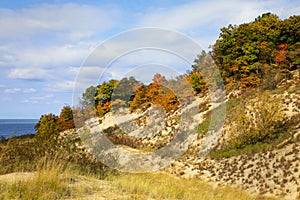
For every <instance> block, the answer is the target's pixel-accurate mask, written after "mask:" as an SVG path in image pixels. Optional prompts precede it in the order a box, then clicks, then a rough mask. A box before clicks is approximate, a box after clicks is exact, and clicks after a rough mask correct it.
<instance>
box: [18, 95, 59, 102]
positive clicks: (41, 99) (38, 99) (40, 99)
mask: <svg viewBox="0 0 300 200" xmlns="http://www.w3.org/2000/svg"><path fill="white" fill-rule="evenodd" d="M52 98H53V95H52V94H48V95H44V96H33V97H29V98H27V99H23V100H22V101H21V102H22V103H40V102H44V101H45V100H49V99H52Z"/></svg>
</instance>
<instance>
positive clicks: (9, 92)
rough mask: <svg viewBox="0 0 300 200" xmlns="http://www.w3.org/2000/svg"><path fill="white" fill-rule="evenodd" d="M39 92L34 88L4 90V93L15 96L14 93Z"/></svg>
mask: <svg viewBox="0 0 300 200" xmlns="http://www.w3.org/2000/svg"><path fill="white" fill-rule="evenodd" d="M36 91H37V90H36V89H34V88H23V89H21V88H8V89H5V90H4V93H6V94H14V93H19V92H23V93H35V92H36Z"/></svg>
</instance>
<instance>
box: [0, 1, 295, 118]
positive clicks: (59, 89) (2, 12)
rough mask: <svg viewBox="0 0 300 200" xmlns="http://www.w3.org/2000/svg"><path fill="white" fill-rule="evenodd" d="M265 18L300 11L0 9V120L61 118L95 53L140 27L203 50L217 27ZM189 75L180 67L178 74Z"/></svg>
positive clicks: (274, 5)
mask: <svg viewBox="0 0 300 200" xmlns="http://www.w3.org/2000/svg"><path fill="white" fill-rule="evenodd" d="M265 12H272V13H275V14H277V15H278V16H279V17H280V18H281V19H285V18H287V17H289V16H290V15H297V14H300V3H299V1H297V0H294V1H292V0H279V1H275V0H274V1H268V0H266V1H260V0H254V1H241V0H228V1H221V0H216V1H184V0H178V1H171V0H161V1H158V0H155V1H141V0H137V1H125V0H120V1H108V0H107V1H106V0H105V1H97V0H94V1H81V0H77V1H65V0H63V1H62V0H56V1H42V0H38V1H33V0H23V1H14V0H11V1H1V2H0V27H1V31H0V69H1V73H0V118H39V117H40V116H41V115H42V114H45V113H55V114H59V112H60V109H61V108H62V107H63V106H64V105H72V100H73V87H74V82H75V80H76V76H77V73H78V71H79V69H80V66H81V65H82V64H83V63H84V60H85V59H86V58H87V57H88V56H89V54H90V53H91V52H93V50H94V49H95V48H96V47H97V45H99V44H100V43H101V42H102V41H104V40H106V39H108V38H110V37H111V36H113V35H116V34H118V33H120V32H123V31H127V30H131V29H135V28H143V27H159V28H166V29H169V30H175V31H178V32H181V33H183V34H185V35H187V36H188V37H190V38H192V39H194V40H195V41H196V42H197V43H199V44H200V45H201V46H202V48H203V49H206V50H207V49H208V46H209V45H211V44H213V43H214V41H215V40H216V39H217V38H218V35H219V29H220V28H221V27H224V26H227V25H228V24H230V23H231V24H240V23H243V22H249V21H252V20H254V19H255V18H256V17H257V16H258V15H260V14H262V13H265ZM139 57H141V56H139ZM127 60H129V59H127ZM129 63H130V64H132V59H131V62H127V63H126V59H124V63H120V62H119V63H118V64H119V65H122V64H124V65H128V64H129ZM93 67H94V68H93ZM93 67H92V66H90V68H89V69H90V70H87V71H86V72H87V73H89V74H90V75H95V72H97V71H96V70H95V69H96V68H97V67H98V68H101V66H97V67H96V66H93ZM95 67H96V68H95ZM188 67H189V66H183V68H182V69H181V71H186V70H187V69H188ZM98 68H97V69H98ZM124 69H125V68H124ZM126 69H127V68H126ZM100 71H101V70H100ZM179 71H180V70H179ZM99 73H100V72H99ZM122 73H126V72H122ZM87 75H88V74H87ZM99 76H100V74H99ZM111 76H112V77H114V78H117V76H113V74H111ZM108 77H109V76H108Z"/></svg>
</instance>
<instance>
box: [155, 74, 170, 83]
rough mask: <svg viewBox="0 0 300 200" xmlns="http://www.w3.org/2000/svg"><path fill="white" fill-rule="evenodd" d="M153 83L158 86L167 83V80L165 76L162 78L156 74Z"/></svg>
mask: <svg viewBox="0 0 300 200" xmlns="http://www.w3.org/2000/svg"><path fill="white" fill-rule="evenodd" d="M152 82H153V83H157V84H162V83H166V82H167V79H166V77H165V76H162V75H161V74H160V73H156V74H154V76H153V79H152Z"/></svg>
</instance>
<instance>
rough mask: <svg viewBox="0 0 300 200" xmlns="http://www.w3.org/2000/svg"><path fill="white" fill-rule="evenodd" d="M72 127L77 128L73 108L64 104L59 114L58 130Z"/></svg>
mask: <svg viewBox="0 0 300 200" xmlns="http://www.w3.org/2000/svg"><path fill="white" fill-rule="evenodd" d="M72 128H75V124H74V119H73V110H72V108H71V107H70V106H64V107H63V108H62V110H61V112H60V115H59V120H58V130H59V131H64V130H67V129H72Z"/></svg>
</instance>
